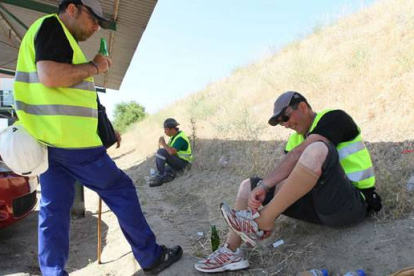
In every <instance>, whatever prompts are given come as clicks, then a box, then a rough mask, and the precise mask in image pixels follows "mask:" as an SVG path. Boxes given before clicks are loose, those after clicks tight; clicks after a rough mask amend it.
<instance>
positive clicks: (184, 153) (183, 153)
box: [168, 131, 193, 163]
mask: <svg viewBox="0 0 414 276" xmlns="http://www.w3.org/2000/svg"><path fill="white" fill-rule="evenodd" d="M179 137H181V138H183V139H184V140H185V141H186V142H187V144H188V147H187V150H180V151H177V155H178V157H180V158H181V159H183V160H185V161H187V162H190V163H191V162H192V161H193V155H192V152H191V144H190V140H189V139H188V137H187V136H186V135H185V134H184V132H183V131H180V132H179V133H178V134H177V135H176V136H174V137H173V138H172V139H170V141H169V142H168V146H169V147H171V146H172V145H173V144H174V142H175V140H177V138H179Z"/></svg>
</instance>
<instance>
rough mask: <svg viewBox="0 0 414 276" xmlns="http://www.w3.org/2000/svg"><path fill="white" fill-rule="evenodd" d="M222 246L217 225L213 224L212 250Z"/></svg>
mask: <svg viewBox="0 0 414 276" xmlns="http://www.w3.org/2000/svg"><path fill="white" fill-rule="evenodd" d="M219 246H220V237H219V234H218V232H217V229H216V226H215V225H212V226H211V250H212V252H214V251H216V250H217V248H218V247H219Z"/></svg>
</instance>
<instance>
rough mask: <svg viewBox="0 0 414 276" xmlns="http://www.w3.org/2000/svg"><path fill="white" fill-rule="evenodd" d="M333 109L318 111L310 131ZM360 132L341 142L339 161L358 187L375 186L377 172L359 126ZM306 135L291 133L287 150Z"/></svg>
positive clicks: (338, 149)
mask: <svg viewBox="0 0 414 276" xmlns="http://www.w3.org/2000/svg"><path fill="white" fill-rule="evenodd" d="M329 111H332V110H329V109H328V110H324V111H322V112H320V113H318V114H317V115H316V117H315V120H314V121H313V123H312V126H311V128H310V129H309V132H312V130H313V129H314V128H315V127H316V125H317V124H318V122H319V120H320V119H321V118H322V116H323V115H325V114H326V113H328V112H329ZM358 131H359V134H358V135H357V136H356V137H355V138H354V139H353V140H351V141H348V142H343V143H339V144H338V145H337V146H336V150H337V151H338V155H339V162H340V164H341V166H342V168H343V169H344V171H345V173H346V176H347V177H348V179H349V180H350V181H351V182H352V184H353V185H354V186H355V187H357V188H358V189H367V188H372V187H374V186H375V173H374V167H373V165H372V160H371V155H370V154H369V151H368V149H367V148H366V147H365V144H364V141H362V137H361V130H360V129H359V127H358ZM304 140H305V137H304V136H303V135H301V134H298V133H296V132H295V133H293V134H291V135H290V137H289V140H288V142H287V144H286V148H285V150H286V151H287V152H289V151H291V150H292V149H294V148H296V147H297V146H299V145H300V144H301V143H302V142H303V141H304Z"/></svg>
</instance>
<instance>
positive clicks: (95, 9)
mask: <svg viewBox="0 0 414 276" xmlns="http://www.w3.org/2000/svg"><path fill="white" fill-rule="evenodd" d="M63 3H74V4H81V5H84V6H86V7H88V8H89V10H90V11H91V12H92V15H93V16H94V17H95V18H96V19H98V21H99V26H101V28H103V29H109V28H110V25H111V21H110V20H109V19H107V18H105V17H104V16H103V13H102V7H101V3H99V0H60V1H59V6H60V5H62V4H63Z"/></svg>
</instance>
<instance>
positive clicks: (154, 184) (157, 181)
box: [149, 175, 164, 187]
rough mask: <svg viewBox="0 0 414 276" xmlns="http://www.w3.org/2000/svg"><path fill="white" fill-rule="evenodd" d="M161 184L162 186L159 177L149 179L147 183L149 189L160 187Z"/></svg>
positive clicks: (162, 181)
mask: <svg viewBox="0 0 414 276" xmlns="http://www.w3.org/2000/svg"><path fill="white" fill-rule="evenodd" d="M162 184H164V180H163V179H162V178H161V177H160V176H159V175H156V176H154V177H153V178H151V180H150V182H149V186H150V187H157V186H161V185H162Z"/></svg>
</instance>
